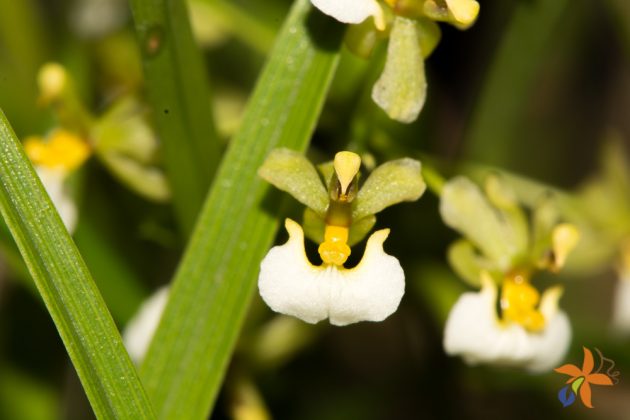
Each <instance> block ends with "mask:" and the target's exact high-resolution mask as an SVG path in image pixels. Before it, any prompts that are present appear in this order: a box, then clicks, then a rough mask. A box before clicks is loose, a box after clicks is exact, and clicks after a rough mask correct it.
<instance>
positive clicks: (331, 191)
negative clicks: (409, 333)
mask: <svg viewBox="0 0 630 420" xmlns="http://www.w3.org/2000/svg"><path fill="white" fill-rule="evenodd" d="M360 167H361V158H360V157H359V156H358V155H357V154H355V153H352V152H339V153H337V154H336V155H335V159H334V160H333V162H330V163H325V164H322V165H320V166H319V170H320V172H321V174H322V177H323V181H324V182H322V179H320V177H319V175H318V172H317V170H316V169H315V167H313V165H312V164H311V163H310V162H309V161H308V160H307V159H306V158H305V157H304V156H303V155H301V154H300V153H297V152H294V151H291V150H288V149H277V150H274V151H273V152H272V153H271V154H270V155H269V156H268V157H267V160H266V161H265V163H264V164H263V166H262V167H261V168H260V170H259V172H258V173H259V175H260V176H261V177H262V178H264V179H265V180H267V181H269V182H270V183H271V184H273V185H274V186H276V187H277V188H279V189H281V190H284V191H287V192H289V193H290V194H291V195H293V196H294V197H295V198H296V199H297V200H299V201H300V202H302V203H303V204H305V205H306V206H307V207H308V208H307V209H306V210H305V212H304V230H302V227H301V226H300V225H299V224H297V223H296V222H294V221H293V220H290V219H287V220H286V221H285V227H286V230H287V232H288V233H289V240H288V241H287V242H286V243H285V244H284V245H280V246H276V247H273V248H272V249H271V250H269V252H268V253H267V255H266V256H265V258H264V259H263V261H262V262H261V264H260V275H259V277H258V289H259V291H260V296H261V297H262V298H263V300H264V301H265V302H266V303H267V305H269V307H270V308H271V309H272V310H274V311H276V312H279V313H282V314H286V315H291V316H294V317H296V318H299V319H301V320H303V321H305V322H309V323H316V322H319V321H322V320H324V319H326V318H329V319H330V323H331V324H334V325H347V324H352V323H355V322H359V321H382V320H384V319H385V318H387V317H388V316H389V315H391V314H392V313H394V312H395V311H396V309H397V308H398V304H399V303H400V300H401V299H402V296H403V294H404V292H405V275H404V273H403V270H402V268H401V266H400V263H399V262H398V260H397V259H396V258H394V257H393V256H391V255H388V254H386V253H385V252H384V250H383V243H384V242H385V240H386V239H387V236H388V235H389V229H383V230H379V231H377V232H374V233H373V234H372V235H371V236H370V237H369V239H368V241H367V245H366V248H365V252H364V254H363V257H362V259H361V262H360V263H359V264H358V265H357V266H356V267H354V268H345V267H344V264H345V263H346V261H347V259H348V257H349V256H350V253H351V249H350V247H351V246H352V245H354V244H356V243H357V242H359V241H360V240H362V239H363V238H364V237H365V236H366V235H367V234H368V232H369V231H370V230H371V229H372V227H373V226H374V223H375V222H376V217H375V216H374V214H375V213H378V212H380V211H381V210H383V209H384V208H386V207H388V206H390V205H392V204H396V203H399V202H401V201H415V200H417V199H418V198H419V197H420V196H421V195H422V193H423V192H424V190H425V187H426V186H425V184H424V180H423V179H422V175H421V171H420V162H418V161H415V160H413V159H399V160H396V161H391V162H387V163H385V164H383V165H381V166H379V167H377V168H376V169H374V170H373V171H372V172H371V173H370V175H369V177H367V179H366V180H365V182H364V183H363V185H362V186H361V187H359V181H358V179H359V169H360ZM326 186H328V191H327V188H326ZM305 233H306V236H308V237H309V238H310V239H312V240H313V241H315V242H317V243H319V244H320V245H319V248H318V252H319V255H320V257H321V259H322V264H321V265H319V266H316V265H313V264H312V263H311V262H309V260H308V258H307V256H306V252H305V250H304V235H305Z"/></svg>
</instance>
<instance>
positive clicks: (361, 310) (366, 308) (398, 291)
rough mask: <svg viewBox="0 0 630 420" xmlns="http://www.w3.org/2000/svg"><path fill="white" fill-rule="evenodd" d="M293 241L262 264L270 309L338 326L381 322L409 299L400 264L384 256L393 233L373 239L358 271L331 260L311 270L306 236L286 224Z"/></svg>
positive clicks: (295, 226)
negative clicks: (363, 322) (305, 240)
mask: <svg viewBox="0 0 630 420" xmlns="http://www.w3.org/2000/svg"><path fill="white" fill-rule="evenodd" d="M285 227H286V229H287V232H289V240H288V241H287V243H285V244H284V245H281V246H276V247H273V248H272V249H271V250H270V251H269V253H268V254H267V256H266V257H265V259H264V260H263V261H262V263H261V264H260V276H259V278H258V288H259V290H260V295H261V296H262V298H263V299H264V301H265V302H266V303H267V305H269V307H270V308H271V309H273V310H274V311H276V312H280V313H283V314H286V315H291V316H295V317H297V318H300V319H301V320H303V321H306V322H309V323H312V324H314V323H316V322H319V321H321V320H324V319H326V318H329V319H330V323H331V324H333V325H340V326H341V325H347V324H352V323H355V322H359V321H382V320H384V319H385V318H387V317H388V316H389V315H391V314H392V313H394V312H395V311H396V309H397V308H398V304H399V303H400V300H401V299H402V297H403V294H404V293H405V274H404V273H403V270H402V268H401V266H400V263H399V262H398V260H397V259H396V258H394V257H392V256H391V255H388V254H386V253H385V252H384V251H383V242H384V241H385V239H387V235H388V234H389V229H383V230H379V231H377V232H374V233H373V234H372V235H371V236H370V238H369V239H368V242H367V246H366V248H365V253H364V254H363V259H362V260H361V262H360V263H359V265H358V266H356V267H355V268H351V269H346V268H344V267H343V265H341V264H335V263H334V262H333V261H331V260H329V261H328V262H324V264H322V265H321V266H314V265H312V264H311V263H310V262H309V260H308V258H307V257H306V253H305V251H304V232H303V231H302V228H301V227H300V225H298V224H297V223H295V222H294V221H293V220H291V219H287V220H286V221H285Z"/></svg>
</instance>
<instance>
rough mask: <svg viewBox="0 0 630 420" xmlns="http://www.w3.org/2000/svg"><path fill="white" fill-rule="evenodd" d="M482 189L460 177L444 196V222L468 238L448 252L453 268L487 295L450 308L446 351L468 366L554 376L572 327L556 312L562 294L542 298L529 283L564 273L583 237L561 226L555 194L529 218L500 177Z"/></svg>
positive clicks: (470, 296)
mask: <svg viewBox="0 0 630 420" xmlns="http://www.w3.org/2000/svg"><path fill="white" fill-rule="evenodd" d="M484 187H485V188H484V190H483V191H482V189H481V188H479V187H478V186H477V185H476V184H474V183H473V182H471V181H470V180H468V179H467V178H464V177H456V178H454V179H452V180H450V181H449V182H447V183H446V184H445V185H444V188H443V189H442V195H441V202H440V213H441V215H442V219H443V220H444V222H445V223H446V224H447V225H448V226H450V227H452V228H453V229H456V230H457V231H459V232H460V233H462V234H463V238H461V239H459V240H458V241H456V242H455V243H454V244H453V245H451V247H450V248H449V253H448V258H449V262H450V264H451V266H452V267H453V269H454V270H455V272H457V274H459V276H460V277H461V278H462V279H464V280H465V281H467V282H468V283H469V284H470V285H471V286H473V287H475V288H480V289H481V290H480V291H479V292H468V293H464V294H462V296H461V297H460V298H459V300H458V301H457V302H456V303H455V305H454V306H453V308H452V309H451V312H450V314H449V316H448V320H447V322H446V327H445V331H444V349H445V351H446V353H448V354H449V355H457V356H461V357H462V358H463V359H464V360H465V361H466V362H467V363H469V364H480V363H487V364H494V365H503V366H512V367H520V368H523V369H526V370H529V371H531V372H544V371H548V370H550V369H552V368H553V367H554V366H556V365H557V364H558V363H559V362H560V361H561V360H562V358H563V357H564V355H565V353H566V351H567V349H568V347H569V344H570V342H571V326H570V324H569V321H568V318H567V316H566V315H565V314H564V312H562V311H560V310H559V309H558V301H559V299H560V296H561V295H562V289H561V288H560V287H558V286H556V287H552V288H549V289H547V290H546V291H545V292H544V293H543V294H542V297H541V295H540V293H539V292H538V291H537V290H536V288H534V287H533V286H532V284H531V283H530V280H531V277H532V275H533V273H535V272H536V271H538V270H548V271H551V272H554V273H555V272H558V271H559V270H560V269H561V268H562V267H563V266H564V265H565V263H566V261H567V258H568V257H569V255H570V253H571V251H572V250H573V249H574V248H575V246H576V245H577V243H578V240H579V238H580V233H579V231H578V230H577V228H576V227H575V226H573V225H571V224H568V223H558V221H559V215H558V211H557V207H556V204H555V201H554V199H553V196H551V195H545V196H544V199H542V200H541V201H539V203H538V204H537V205H536V206H535V207H534V208H533V209H532V212H531V219H528V214H527V213H526V212H525V211H524V209H523V208H522V207H521V206H520V204H519V202H518V200H517V199H516V195H515V194H514V192H513V191H512V190H511V189H510V188H509V187H508V186H507V185H506V184H504V183H503V182H502V181H501V180H500V178H498V177H496V176H490V177H488V179H487V180H486V183H485V185H484ZM499 287H500V293H499Z"/></svg>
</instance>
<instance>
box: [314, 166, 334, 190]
mask: <svg viewBox="0 0 630 420" xmlns="http://www.w3.org/2000/svg"><path fill="white" fill-rule="evenodd" d="M317 171H318V172H319V173H320V174H321V176H322V179H323V180H324V185H329V184H330V180H331V179H332V177H333V175H334V174H335V167H334V165H333V161H332V160H329V161H328V162H324V163H320V164H319V165H317Z"/></svg>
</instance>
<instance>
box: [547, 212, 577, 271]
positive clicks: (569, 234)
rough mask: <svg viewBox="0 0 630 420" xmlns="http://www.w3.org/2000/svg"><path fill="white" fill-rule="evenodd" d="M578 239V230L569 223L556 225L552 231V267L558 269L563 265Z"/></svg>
mask: <svg viewBox="0 0 630 420" xmlns="http://www.w3.org/2000/svg"><path fill="white" fill-rule="evenodd" d="M579 240H580V231H579V230H578V229H577V228H576V227H575V226H573V225H571V224H569V223H563V224H560V225H558V226H556V227H555V228H554V229H553V233H552V246H553V254H554V263H553V269H554V270H559V269H561V268H562V267H563V266H564V263H565V262H566V260H567V257H568V256H569V254H570V253H571V251H573V248H575V247H576V245H577V244H578V242H579Z"/></svg>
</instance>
